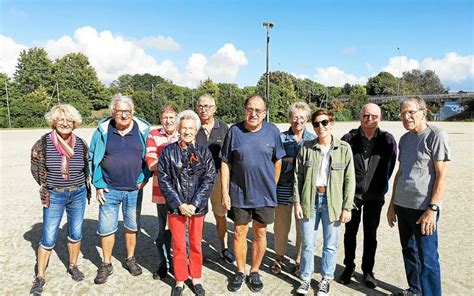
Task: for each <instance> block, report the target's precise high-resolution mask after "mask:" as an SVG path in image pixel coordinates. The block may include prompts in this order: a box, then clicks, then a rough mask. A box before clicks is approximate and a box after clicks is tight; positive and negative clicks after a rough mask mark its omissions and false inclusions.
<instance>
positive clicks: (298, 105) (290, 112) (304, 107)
mask: <svg viewBox="0 0 474 296" xmlns="http://www.w3.org/2000/svg"><path fill="white" fill-rule="evenodd" d="M297 110H302V111H305V112H306V120H308V118H309V115H310V114H311V108H310V107H309V105H308V104H306V103H305V102H294V103H293V104H291V105H290V107H289V108H288V117H289V118H290V119H291V116H293V112H296V111H297Z"/></svg>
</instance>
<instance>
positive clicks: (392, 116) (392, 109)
mask: <svg viewBox="0 0 474 296" xmlns="http://www.w3.org/2000/svg"><path fill="white" fill-rule="evenodd" d="M380 109H382V119H383V120H389V121H396V120H398V119H399V116H398V114H399V113H400V101H398V100H389V101H385V102H383V103H382V104H380Z"/></svg>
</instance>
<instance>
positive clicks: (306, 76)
mask: <svg viewBox="0 0 474 296" xmlns="http://www.w3.org/2000/svg"><path fill="white" fill-rule="evenodd" d="M290 74H291V75H293V76H295V77H296V78H298V79H302V80H304V79H309V76H308V75H305V74H296V73H293V72H291V73H290Z"/></svg>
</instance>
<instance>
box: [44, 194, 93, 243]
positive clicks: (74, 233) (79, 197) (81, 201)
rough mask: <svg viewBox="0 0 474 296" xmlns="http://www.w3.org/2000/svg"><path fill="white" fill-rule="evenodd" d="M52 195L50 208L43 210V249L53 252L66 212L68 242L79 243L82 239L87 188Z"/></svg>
mask: <svg viewBox="0 0 474 296" xmlns="http://www.w3.org/2000/svg"><path fill="white" fill-rule="evenodd" d="M48 192H49V195H50V204H49V208H43V226H42V237H41V247H42V248H43V249H46V250H51V249H53V248H54V246H55V245H56V239H57V238H58V232H59V225H60V224H61V219H62V217H63V214H64V210H66V214H67V225H68V240H69V241H70V242H73V243H74V242H78V241H80V240H81V239H82V222H83V221H84V212H85V209H86V200H87V198H86V195H87V191H86V186H85V185H84V186H81V187H79V188H78V189H76V190H75V191H72V192H54V191H52V190H48Z"/></svg>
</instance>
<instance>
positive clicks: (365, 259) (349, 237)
mask: <svg viewBox="0 0 474 296" xmlns="http://www.w3.org/2000/svg"><path fill="white" fill-rule="evenodd" d="M384 202H385V201H384V200H361V199H358V198H354V203H355V205H356V206H357V209H353V210H352V219H351V221H350V222H349V223H346V231H345V232H344V256H345V257H344V265H345V266H346V268H352V269H355V263H354V259H355V254H356V247H357V232H358V230H359V224H360V220H361V216H362V225H363V228H364V251H363V255H362V266H361V268H362V271H363V272H364V273H372V271H373V269H374V264H375V251H376V250H377V228H378V227H379V223H380V213H381V211H382V206H383V204H384Z"/></svg>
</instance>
